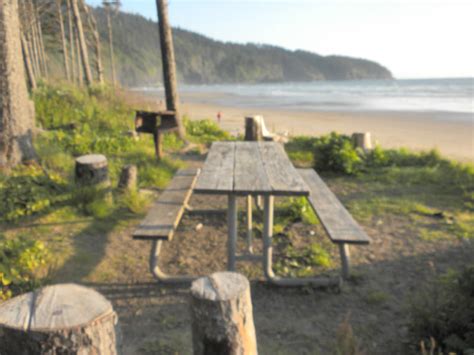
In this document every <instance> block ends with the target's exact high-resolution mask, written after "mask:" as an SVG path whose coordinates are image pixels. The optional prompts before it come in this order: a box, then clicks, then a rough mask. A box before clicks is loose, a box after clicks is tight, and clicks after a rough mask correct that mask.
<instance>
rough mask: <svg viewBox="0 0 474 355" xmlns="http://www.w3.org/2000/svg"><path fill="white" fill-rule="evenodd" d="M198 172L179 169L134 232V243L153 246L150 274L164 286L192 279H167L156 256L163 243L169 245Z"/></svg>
mask: <svg viewBox="0 0 474 355" xmlns="http://www.w3.org/2000/svg"><path fill="white" fill-rule="evenodd" d="M198 174H199V169H181V170H178V171H177V172H176V174H175V175H174V177H173V179H172V180H171V182H170V183H169V185H168V187H167V188H166V189H165V190H164V191H163V192H162V193H161V194H160V196H159V197H158V200H157V201H156V202H155V203H154V204H153V206H152V207H151V208H150V210H149V211H148V214H147V215H146V217H145V219H144V220H143V221H142V222H141V223H140V225H139V226H138V227H137V229H136V230H135V231H134V232H133V238H134V239H142V240H149V241H151V242H153V244H152V248H151V255H150V270H151V272H152V273H153V275H154V276H155V277H156V278H157V279H158V280H160V281H163V282H182V281H191V280H193V279H194V276H170V275H167V274H166V273H164V272H163V271H162V270H161V269H160V266H159V255H160V251H161V244H162V242H163V241H171V239H172V238H173V236H174V233H175V231H176V228H177V227H178V224H179V222H180V220H181V217H182V215H183V213H184V210H185V208H186V206H187V204H188V201H189V199H190V197H191V193H192V190H193V186H194V184H195V182H196V178H197V176H198Z"/></svg>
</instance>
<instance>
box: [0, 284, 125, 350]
mask: <svg viewBox="0 0 474 355" xmlns="http://www.w3.org/2000/svg"><path fill="white" fill-rule="evenodd" d="M117 334H118V323H117V315H116V313H115V312H114V310H113V308H112V305H111V303H110V302H109V301H108V300H107V299H106V298H105V297H103V296H102V295H101V294H99V293H98V292H96V291H94V290H92V289H90V288H86V287H83V286H79V285H75V284H61V285H54V286H48V287H45V288H42V289H40V290H37V291H35V292H29V293H26V294H23V295H20V296H17V297H15V298H12V299H11V300H9V301H7V302H4V303H2V304H1V305H0V354H17V355H23V354H110V355H115V354H117V353H118V351H119V343H118V337H117Z"/></svg>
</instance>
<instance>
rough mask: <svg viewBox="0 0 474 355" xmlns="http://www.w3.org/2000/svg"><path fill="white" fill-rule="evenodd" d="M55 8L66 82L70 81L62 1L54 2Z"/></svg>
mask: <svg viewBox="0 0 474 355" xmlns="http://www.w3.org/2000/svg"><path fill="white" fill-rule="evenodd" d="M56 8H57V11H58V21H59V27H60V30H61V42H62V45H63V60H64V72H65V74H66V78H67V80H69V81H70V80H71V71H70V69H69V55H68V51H67V43H66V34H65V31H64V22H63V11H62V0H56Z"/></svg>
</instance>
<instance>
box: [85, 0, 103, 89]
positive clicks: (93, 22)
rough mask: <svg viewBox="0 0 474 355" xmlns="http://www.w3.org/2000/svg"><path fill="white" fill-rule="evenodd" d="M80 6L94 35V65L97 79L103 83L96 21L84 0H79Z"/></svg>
mask: <svg viewBox="0 0 474 355" xmlns="http://www.w3.org/2000/svg"><path fill="white" fill-rule="evenodd" d="M80 2H81V8H82V9H83V10H84V12H85V14H86V16H87V23H88V25H89V30H90V31H91V33H92V37H94V50H95V65H96V69H97V79H98V81H99V83H100V84H103V83H104V68H103V66H102V58H101V48H100V35H99V30H98V29H97V21H96V20H95V17H94V14H93V13H92V12H91V11H90V10H89V6H88V5H86V4H85V3H84V0H80Z"/></svg>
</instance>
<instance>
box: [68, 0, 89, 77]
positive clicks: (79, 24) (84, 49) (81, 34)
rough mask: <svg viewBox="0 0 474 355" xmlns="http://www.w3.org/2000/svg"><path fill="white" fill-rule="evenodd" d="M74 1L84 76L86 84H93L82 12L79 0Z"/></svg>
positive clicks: (73, 11) (73, 10)
mask: <svg viewBox="0 0 474 355" xmlns="http://www.w3.org/2000/svg"><path fill="white" fill-rule="evenodd" d="M71 1H72V13H73V15H74V23H75V25H76V30H77V37H78V40H79V48H80V52H81V59H82V68H83V70H84V77H85V79H86V85H87V86H91V85H92V83H93V80H92V74H91V67H90V65H89V53H88V51H87V43H86V39H85V37H84V30H83V27H82V19H81V13H80V12H79V6H78V4H77V2H78V0H71Z"/></svg>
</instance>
